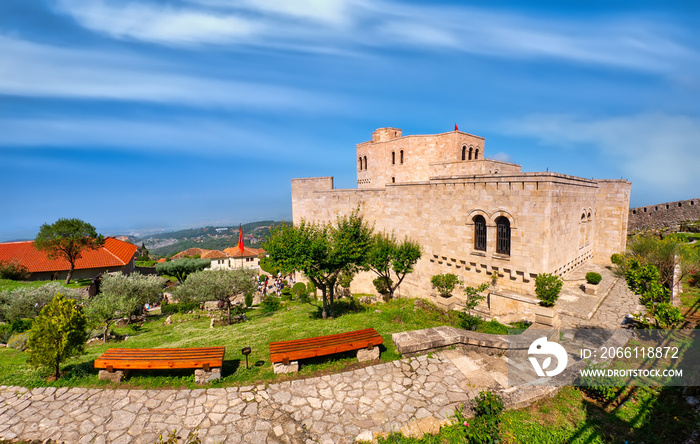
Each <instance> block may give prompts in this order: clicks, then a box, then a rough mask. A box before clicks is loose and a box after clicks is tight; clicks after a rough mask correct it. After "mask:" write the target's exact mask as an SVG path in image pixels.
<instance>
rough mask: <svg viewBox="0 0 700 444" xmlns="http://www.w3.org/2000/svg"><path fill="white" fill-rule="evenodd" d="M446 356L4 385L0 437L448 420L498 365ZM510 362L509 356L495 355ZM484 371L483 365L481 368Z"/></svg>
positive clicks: (276, 434) (228, 436) (252, 437)
mask: <svg viewBox="0 0 700 444" xmlns="http://www.w3.org/2000/svg"><path fill="white" fill-rule="evenodd" d="M460 353H461V352H459V351H456V350H446V351H444V352H437V353H434V354H433V355H431V356H432V357H428V356H426V355H423V356H418V357H415V358H406V359H402V360H399V361H393V362H389V363H383V364H379V365H375V366H371V367H365V368H362V369H358V370H354V371H350V372H345V373H339V374H334V375H328V376H321V377H316V378H309V379H303V380H302V379H300V380H294V381H287V382H282V383H277V384H271V385H269V386H267V387H265V386H263V385H258V386H248V387H231V388H216V389H200V390H101V389H84V388H70V389H67V388H60V389H55V388H36V389H32V390H28V389H25V388H20V387H6V386H3V387H0V438H3V439H18V438H21V439H27V440H30V439H41V440H44V439H47V438H51V439H54V440H57V441H64V442H66V443H153V442H156V441H157V439H158V435H159V434H161V433H162V434H163V435H164V436H165V435H167V434H168V433H169V432H171V431H172V430H173V429H177V430H178V434H180V435H181V436H183V437H184V436H186V435H187V433H188V431H190V430H193V429H195V428H196V427H199V437H200V438H202V442H203V443H217V442H224V443H238V442H241V443H268V442H269V443H275V442H280V443H312V442H319V443H344V442H345V443H348V442H353V441H354V439H355V437H357V436H358V435H359V434H360V433H363V432H365V433H366V432H367V431H371V432H390V431H398V430H399V429H400V428H401V427H402V426H404V425H405V424H407V423H409V422H410V421H412V420H419V419H422V418H425V417H429V416H433V417H434V418H436V419H437V420H443V419H445V418H447V417H448V416H449V415H450V414H453V413H454V409H455V408H456V407H457V406H459V405H461V404H463V403H464V402H466V401H468V400H471V399H472V398H473V397H474V396H476V394H478V392H479V391H481V390H482V389H483V387H478V386H477V385H479V383H480V382H481V383H482V384H481V385H483V379H482V381H478V380H476V379H473V380H472V381H470V379H472V378H471V376H474V377H475V378H476V377H477V375H483V374H484V373H486V374H488V373H490V374H491V375H493V377H492V378H489V379H488V381H487V383H489V384H494V385H498V384H497V383H495V381H496V380H501V381H503V380H504V379H503V378H505V376H500V375H498V374H496V373H494V371H493V370H488V371H487V370H485V369H491V368H502V369H503V370H505V365H503V364H502V365H500V366H499V365H493V364H494V363H493V362H486V361H484V362H482V361H480V360H478V359H472V358H470V357H469V355H468V354H466V353H465V354H463V355H460ZM490 359H505V358H490ZM480 367H481V369H482V370H483V371H479V368H480Z"/></svg>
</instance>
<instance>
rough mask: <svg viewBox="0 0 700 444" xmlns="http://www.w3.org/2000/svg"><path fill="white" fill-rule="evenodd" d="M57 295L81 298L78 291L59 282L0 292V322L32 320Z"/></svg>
mask: <svg viewBox="0 0 700 444" xmlns="http://www.w3.org/2000/svg"><path fill="white" fill-rule="evenodd" d="M59 293H61V294H62V295H64V296H65V297H69V298H71V299H81V298H82V293H81V292H80V290H78V289H75V288H66V287H65V286H63V285H62V284H61V283H60V282H48V283H46V284H44V285H42V286H41V287H19V288H15V289H14V290H12V291H0V320H4V321H7V322H13V321H18V320H20V319H23V318H34V317H36V316H37V315H39V312H41V309H42V308H43V307H44V306H45V305H46V304H48V303H49V302H51V300H52V299H53V298H54V297H55V296H56V295H57V294H59Z"/></svg>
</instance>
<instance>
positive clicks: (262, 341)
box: [0, 299, 489, 388]
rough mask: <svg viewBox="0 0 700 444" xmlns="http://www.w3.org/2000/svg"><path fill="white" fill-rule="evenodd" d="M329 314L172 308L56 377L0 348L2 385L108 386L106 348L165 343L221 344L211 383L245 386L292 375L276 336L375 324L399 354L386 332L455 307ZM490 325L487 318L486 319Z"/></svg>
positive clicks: (173, 382)
mask: <svg viewBox="0 0 700 444" xmlns="http://www.w3.org/2000/svg"><path fill="white" fill-rule="evenodd" d="M336 313H340V315H339V316H337V317H336V318H335V319H330V320H326V321H324V320H322V319H320V314H319V310H318V308H317V307H316V306H314V305H311V304H301V303H298V302H287V303H283V306H282V309H281V310H280V311H278V312H276V313H273V314H271V315H264V314H263V313H261V312H260V310H257V309H253V310H249V311H248V312H247V316H248V318H249V321H248V322H244V323H241V324H234V325H230V326H225V327H217V328H209V323H210V318H208V317H206V316H204V315H203V313H200V314H174V315H173V316H172V320H173V324H172V325H165V318H166V317H165V316H162V315H154V316H150V317H149V319H148V321H147V322H145V323H144V324H143V325H142V326H141V327H139V328H138V329H136V328H135V327H133V326H127V327H121V328H116V329H115V332H117V333H119V334H122V335H127V334H128V335H129V338H128V339H127V340H125V341H118V342H108V343H107V344H106V345H105V344H97V345H91V346H89V347H87V350H86V354H85V355H83V356H81V357H78V358H73V359H71V360H70V361H68V362H66V363H64V364H63V365H62V371H64V372H65V374H64V375H63V376H62V377H61V378H60V379H59V380H58V381H55V382H51V383H48V382H46V380H45V378H44V376H43V375H42V374H41V373H40V372H39V371H37V370H34V369H33V368H31V367H30V366H29V365H27V363H26V359H27V354H26V353H22V352H18V351H16V350H13V349H10V348H2V349H0V362H2V366H0V385H21V386H25V387H38V386H46V385H51V386H57V387H58V386H77V387H101V386H105V385H107V383H106V382H104V381H98V380H97V370H95V369H94V368H93V361H94V360H95V358H97V357H98V356H99V355H100V354H102V353H103V352H104V351H105V350H106V349H107V348H110V347H127V348H171V347H207V346H221V345H223V346H226V354H225V356H224V367H223V372H222V373H223V378H222V379H221V380H219V381H218V382H216V383H213V384H212V385H211V386H212V387H219V386H227V385H249V384H253V383H258V382H272V381H281V380H284V379H288V378H290V376H284V375H275V374H274V373H273V371H272V365H271V364H270V362H269V358H270V356H269V347H268V344H269V343H270V342H274V341H284V340H291V339H303V338H308V337H313V336H323V335H328V334H334V333H342V332H346V331H352V330H360V329H364V328H368V327H373V328H375V329H376V330H377V332H379V334H381V335H382V337H383V338H384V344H383V345H382V346H381V347H380V349H381V360H382V361H391V360H395V359H398V358H399V357H400V356H399V353H398V352H397V351H396V348H395V346H394V343H393V342H392V341H391V334H392V333H396V332H401V331H407V330H417V329H422V328H429V327H436V326H440V325H456V323H457V318H458V313H457V312H454V311H453V312H449V313H446V312H443V311H441V310H439V309H437V308H435V307H434V306H432V305H430V304H428V303H426V302H424V301H422V300H414V299H398V300H394V301H391V302H390V303H388V304H378V305H371V306H368V307H365V306H359V307H358V308H356V309H354V310H353V309H352V308H351V307H350V305H349V304H348V302H347V299H343V300H341V301H340V302H339V303H337V305H336ZM485 324H489V323H485ZM243 347H251V348H252V353H251V354H250V356H249V357H248V360H249V363H250V368H249V369H246V368H245V357H244V356H243V355H242V354H241V348H243ZM301 364H302V365H301V367H300V371H299V373H298V374H297V376H295V377H306V376H309V375H313V374H319V373H331V372H338V371H342V370H345V369H349V368H353V367H357V366H359V365H360V364H359V363H358V362H357V359H356V357H355V352H348V353H344V354H337V355H333V356H326V357H322V358H314V359H307V360H304V361H302V363H301ZM120 387H121V388H129V387H134V388H155V387H190V388H196V387H198V386H197V385H196V384H195V383H194V370H167V371H165V370H164V371H159V370H151V371H133V372H132V373H131V376H130V377H129V378H127V379H126V380H125V381H124V382H123V383H122V384H120Z"/></svg>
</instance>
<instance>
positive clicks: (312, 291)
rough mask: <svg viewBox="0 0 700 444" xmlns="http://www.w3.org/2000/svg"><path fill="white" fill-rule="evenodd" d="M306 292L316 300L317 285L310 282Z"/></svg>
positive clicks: (307, 284)
mask: <svg viewBox="0 0 700 444" xmlns="http://www.w3.org/2000/svg"><path fill="white" fill-rule="evenodd" d="M306 292H307V293H308V294H309V296H310V295H314V299H315V298H316V284H314V283H313V282H311V281H309V282H307V283H306Z"/></svg>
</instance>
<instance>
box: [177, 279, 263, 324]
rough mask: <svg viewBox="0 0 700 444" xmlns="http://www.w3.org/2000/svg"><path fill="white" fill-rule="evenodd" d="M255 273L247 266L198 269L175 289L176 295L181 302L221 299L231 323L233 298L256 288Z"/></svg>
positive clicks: (251, 291)
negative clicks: (228, 268)
mask: <svg viewBox="0 0 700 444" xmlns="http://www.w3.org/2000/svg"><path fill="white" fill-rule="evenodd" d="M255 274H256V273H255V272H254V271H253V270H249V269H247V268H237V269H235V270H207V271H198V272H196V273H192V274H191V275H190V276H189V277H188V278H187V280H186V281H185V283H184V284H182V285H180V286H179V287H177V289H175V295H176V297H177V298H178V299H179V300H180V302H205V301H220V302H221V303H222V304H224V306H225V307H226V314H227V316H228V322H229V324H230V323H231V298H232V297H234V296H236V295H238V294H243V295H245V294H248V293H253V292H254V291H255V289H256V285H255Z"/></svg>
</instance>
